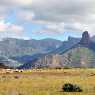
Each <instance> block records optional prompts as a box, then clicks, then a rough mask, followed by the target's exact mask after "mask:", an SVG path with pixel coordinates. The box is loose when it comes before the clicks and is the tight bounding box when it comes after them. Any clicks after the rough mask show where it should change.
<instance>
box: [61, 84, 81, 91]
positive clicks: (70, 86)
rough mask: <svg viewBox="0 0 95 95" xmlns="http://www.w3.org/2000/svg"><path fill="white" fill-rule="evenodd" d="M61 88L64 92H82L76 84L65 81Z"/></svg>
mask: <svg viewBox="0 0 95 95" xmlns="http://www.w3.org/2000/svg"><path fill="white" fill-rule="evenodd" d="M62 90H63V91H64V92H82V89H81V88H80V87H79V86H78V85H73V84H70V83H66V84H64V85H63V87H62Z"/></svg>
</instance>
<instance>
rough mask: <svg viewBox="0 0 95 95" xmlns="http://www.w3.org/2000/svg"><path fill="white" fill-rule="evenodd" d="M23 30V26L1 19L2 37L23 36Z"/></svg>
mask: <svg viewBox="0 0 95 95" xmlns="http://www.w3.org/2000/svg"><path fill="white" fill-rule="evenodd" d="M23 31H24V28H23V27H22V26H19V25H15V24H11V23H6V22H5V21H4V20H2V21H0V39H2V38H4V37H16V38H17V37H21V36H22V35H23Z"/></svg>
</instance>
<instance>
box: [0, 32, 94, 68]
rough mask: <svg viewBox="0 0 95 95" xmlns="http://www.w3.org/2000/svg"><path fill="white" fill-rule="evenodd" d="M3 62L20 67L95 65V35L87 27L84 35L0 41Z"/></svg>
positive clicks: (0, 60) (0, 55) (0, 56)
mask: <svg viewBox="0 0 95 95" xmlns="http://www.w3.org/2000/svg"><path fill="white" fill-rule="evenodd" d="M0 63H3V64H4V65H5V66H8V67H12V68H18V69H31V68H43V67H45V68H46V67H48V68H57V67H95V36H93V37H90V35H89V33H88V32H87V31H85V32H84V33H83V34H82V38H75V37H68V40H67V41H60V40H55V39H43V40H34V39H31V40H21V39H15V38H6V39H3V40H2V41H0Z"/></svg>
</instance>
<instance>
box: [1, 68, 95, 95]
mask: <svg viewBox="0 0 95 95" xmlns="http://www.w3.org/2000/svg"><path fill="white" fill-rule="evenodd" d="M65 83H72V84H77V85H79V86H80V87H81V88H82V89H83V92H64V91H62V86H63V85H64V84H65ZM0 95H95V69H85V68H83V69H79V68H77V69H38V70H35V69H34V70H25V71H23V72H13V73H3V74H2V73H1V74H0Z"/></svg>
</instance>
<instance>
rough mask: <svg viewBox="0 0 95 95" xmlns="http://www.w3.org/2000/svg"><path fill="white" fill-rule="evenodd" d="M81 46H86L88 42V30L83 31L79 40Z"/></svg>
mask: <svg viewBox="0 0 95 95" xmlns="http://www.w3.org/2000/svg"><path fill="white" fill-rule="evenodd" d="M80 44H81V45H82V46H85V47H88V46H89V44H90V35H89V33H88V31H85V32H83V34H82V39H81V40H80Z"/></svg>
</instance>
